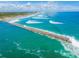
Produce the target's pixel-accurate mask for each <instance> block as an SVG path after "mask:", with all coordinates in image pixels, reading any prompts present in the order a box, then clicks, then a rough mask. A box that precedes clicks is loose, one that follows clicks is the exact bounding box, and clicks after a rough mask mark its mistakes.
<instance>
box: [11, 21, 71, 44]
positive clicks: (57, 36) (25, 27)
mask: <svg viewBox="0 0 79 59" xmlns="http://www.w3.org/2000/svg"><path fill="white" fill-rule="evenodd" d="M10 24H12V25H15V26H18V27H21V28H23V29H25V30H29V31H32V32H36V33H39V34H43V35H47V36H49V37H51V38H55V39H58V40H62V41H65V42H68V43H72V42H71V40H70V38H69V37H66V36H64V35H59V34H56V33H54V32H50V31H46V30H43V29H38V28H34V27H30V26H26V25H22V24H18V23H10Z"/></svg>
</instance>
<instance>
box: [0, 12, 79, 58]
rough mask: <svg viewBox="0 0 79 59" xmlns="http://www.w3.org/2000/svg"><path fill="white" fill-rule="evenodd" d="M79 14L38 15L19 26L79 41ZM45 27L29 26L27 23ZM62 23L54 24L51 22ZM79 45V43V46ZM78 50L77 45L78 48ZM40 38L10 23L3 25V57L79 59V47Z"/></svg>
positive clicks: (0, 49)
mask: <svg viewBox="0 0 79 59" xmlns="http://www.w3.org/2000/svg"><path fill="white" fill-rule="evenodd" d="M78 16H79V12H60V13H57V14H56V15H55V16H52V17H50V16H47V15H37V16H33V17H29V18H24V19H22V20H21V21H19V22H17V23H20V24H23V25H28V26H31V27H35V28H41V29H44V30H48V31H51V32H55V33H58V34H62V35H68V36H70V37H72V36H73V37H74V38H73V39H74V40H78V39H79V27H78V26H79V20H78V19H79V17H78ZM29 20H32V21H39V22H42V23H38V24H34V23H33V24H28V23H26V22H27V21H29ZM50 20H51V21H55V22H61V23H62V24H53V23H50V22H49V21H50ZM77 43H78V42H77ZM75 46H76V44H75ZM75 46H73V45H71V44H69V43H63V42H62V41H58V40H56V39H53V38H49V37H47V36H44V35H39V34H38V33H34V32H31V31H28V30H25V29H22V28H20V27H16V26H13V25H11V24H9V23H6V22H0V57H13V58H15V57H24V58H25V57H29V58H32V57H34V58H36V57H38V58H39V57H43V58H45V57H47V58H48V57H50V58H53V57H55V58H66V57H79V53H78V52H79V47H78V46H77V47H75Z"/></svg>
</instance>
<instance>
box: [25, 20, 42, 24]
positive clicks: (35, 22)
mask: <svg viewBox="0 0 79 59" xmlns="http://www.w3.org/2000/svg"><path fill="white" fill-rule="evenodd" d="M26 23H27V24H38V23H43V22H40V21H36V20H28V21H27V22H26Z"/></svg>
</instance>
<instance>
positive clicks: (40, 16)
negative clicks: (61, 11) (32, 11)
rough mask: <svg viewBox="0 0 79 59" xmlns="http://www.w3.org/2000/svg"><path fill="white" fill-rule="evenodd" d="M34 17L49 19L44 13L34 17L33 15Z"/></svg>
mask: <svg viewBox="0 0 79 59" xmlns="http://www.w3.org/2000/svg"><path fill="white" fill-rule="evenodd" d="M32 18H33V19H49V18H48V17H47V16H45V15H42V14H40V15H37V16H34V17H32Z"/></svg>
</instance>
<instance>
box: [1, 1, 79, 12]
mask: <svg viewBox="0 0 79 59" xmlns="http://www.w3.org/2000/svg"><path fill="white" fill-rule="evenodd" d="M27 11H29V12H31V11H62V12H64V11H79V2H77V1H73V2H72V1H70V2H69V1H68V2H67V1H60V2H59V1H58V2H47V1H46V2H43V1H38V2H34V1H33V2H32V1H31V2H30V1H23V2H22V1H17V2H16V1H13V2H12V1H11V2H10V1H9V2H8V1H6V2H1V1H0V12H27Z"/></svg>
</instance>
